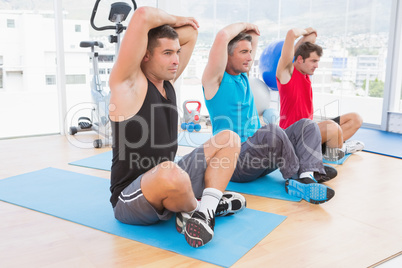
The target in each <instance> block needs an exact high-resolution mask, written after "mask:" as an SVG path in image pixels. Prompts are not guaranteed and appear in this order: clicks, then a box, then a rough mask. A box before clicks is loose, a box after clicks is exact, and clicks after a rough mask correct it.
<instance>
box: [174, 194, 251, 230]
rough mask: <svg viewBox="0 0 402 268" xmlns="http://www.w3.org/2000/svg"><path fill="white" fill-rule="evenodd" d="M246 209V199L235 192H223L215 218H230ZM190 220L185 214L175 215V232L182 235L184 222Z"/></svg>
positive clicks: (188, 215)
mask: <svg viewBox="0 0 402 268" xmlns="http://www.w3.org/2000/svg"><path fill="white" fill-rule="evenodd" d="M245 207H246V198H244V196H242V195H241V194H238V193H235V192H224V193H223V195H222V198H221V200H220V201H219V204H218V207H217V208H216V212H215V217H220V216H230V215H233V214H236V213H239V212H240V211H242V210H243V209H244V208H245ZM190 218H191V215H190V214H188V213H187V212H178V213H176V230H177V231H178V232H179V233H181V234H184V229H185V228H186V222H187V220H188V219H190Z"/></svg>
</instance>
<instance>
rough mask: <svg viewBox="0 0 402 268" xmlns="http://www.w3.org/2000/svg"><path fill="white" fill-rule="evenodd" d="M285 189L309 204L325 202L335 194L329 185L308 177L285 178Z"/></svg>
mask: <svg viewBox="0 0 402 268" xmlns="http://www.w3.org/2000/svg"><path fill="white" fill-rule="evenodd" d="M285 189H286V192H287V193H288V194H289V195H291V196H296V197H301V198H303V199H304V200H306V201H307V202H310V203H311V204H321V203H324V202H327V201H329V200H330V199H331V198H332V197H334V195H335V191H334V190H332V189H331V188H330V187H328V186H326V185H324V184H319V183H317V181H316V180H314V179H312V178H308V177H306V178H301V179H289V180H287V181H286V183H285Z"/></svg>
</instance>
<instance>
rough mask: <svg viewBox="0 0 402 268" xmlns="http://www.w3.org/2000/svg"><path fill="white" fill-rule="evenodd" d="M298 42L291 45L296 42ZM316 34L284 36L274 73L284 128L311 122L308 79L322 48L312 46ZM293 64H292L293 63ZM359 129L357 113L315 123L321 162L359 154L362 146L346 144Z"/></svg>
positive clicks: (305, 32)
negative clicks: (320, 139)
mask: <svg viewBox="0 0 402 268" xmlns="http://www.w3.org/2000/svg"><path fill="white" fill-rule="evenodd" d="M300 36H302V38H300V40H299V41H298V42H297V43H296V45H294V43H295V41H296V39H297V38H299V37H300ZM316 38H317V31H316V30H314V29H313V28H306V29H297V28H295V29H291V30H289V31H288V33H287V35H286V39H285V42H284V44H283V47H282V54H281V57H280V59H279V62H278V67H277V70H276V80H277V85H278V90H279V96H280V104H281V110H280V123H279V125H280V126H281V127H282V128H287V127H288V126H290V125H292V124H293V123H295V122H296V121H298V120H300V119H302V118H309V119H313V90H312V87H311V81H310V77H309V76H310V75H313V74H314V71H315V69H316V68H318V62H319V61H320V58H321V56H322V48H321V47H320V46H318V45H316V44H315V40H316ZM293 60H294V61H293ZM361 125H362V118H361V117H360V115H358V114H357V113H348V114H344V115H341V116H338V117H336V118H334V119H332V120H325V121H321V122H319V123H318V126H319V127H320V132H321V138H322V143H323V145H326V146H323V154H324V157H323V158H324V159H326V160H330V161H336V160H339V159H340V158H342V157H343V156H345V154H346V153H354V152H357V151H361V150H363V148H364V144H363V143H362V142H360V141H355V140H354V141H347V142H345V143H344V141H346V140H348V139H349V138H350V137H352V136H353V134H355V133H356V131H357V130H358V129H359V128H360V126H361Z"/></svg>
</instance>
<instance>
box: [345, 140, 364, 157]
mask: <svg viewBox="0 0 402 268" xmlns="http://www.w3.org/2000/svg"><path fill="white" fill-rule="evenodd" d="M344 145H345V153H347V154H353V153H356V152H360V151H362V150H363V149H364V143H363V142H361V141H358V140H347V141H345V143H344Z"/></svg>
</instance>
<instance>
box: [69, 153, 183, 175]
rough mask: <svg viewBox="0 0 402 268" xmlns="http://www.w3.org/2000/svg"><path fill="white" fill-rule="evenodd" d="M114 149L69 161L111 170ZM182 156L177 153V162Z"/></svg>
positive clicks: (88, 166)
mask: <svg viewBox="0 0 402 268" xmlns="http://www.w3.org/2000/svg"><path fill="white" fill-rule="evenodd" d="M112 158H113V153H112V151H107V152H104V153H101V154H97V155H94V156H90V157H87V158H84V159H81V160H77V161H74V162H71V163H69V164H70V165H74V166H80V167H87V168H94V169H100V170H106V171H111V170H112ZM181 158H182V156H178V155H176V157H175V159H174V161H175V162H177V161H179V160H180V159H181Z"/></svg>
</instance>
